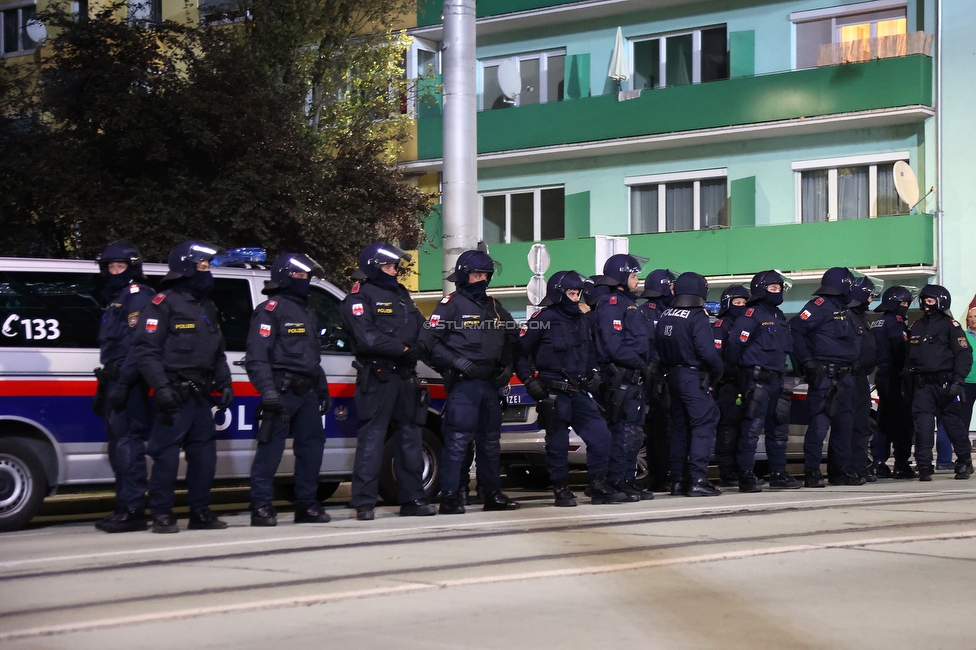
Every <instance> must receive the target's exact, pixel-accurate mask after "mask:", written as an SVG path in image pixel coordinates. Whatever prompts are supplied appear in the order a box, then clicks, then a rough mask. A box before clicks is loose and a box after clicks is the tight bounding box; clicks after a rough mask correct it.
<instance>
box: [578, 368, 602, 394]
mask: <svg viewBox="0 0 976 650" xmlns="http://www.w3.org/2000/svg"><path fill="white" fill-rule="evenodd" d="M602 383H603V377H601V376H600V371H599V370H597V369H596V368H593V369H592V370H590V372H589V374H587V375H586V379H584V380H583V385H584V386H585V387H586V391H587V392H588V393H593V394H594V395H595V394H596V393H597V392H599V390H600V384H602Z"/></svg>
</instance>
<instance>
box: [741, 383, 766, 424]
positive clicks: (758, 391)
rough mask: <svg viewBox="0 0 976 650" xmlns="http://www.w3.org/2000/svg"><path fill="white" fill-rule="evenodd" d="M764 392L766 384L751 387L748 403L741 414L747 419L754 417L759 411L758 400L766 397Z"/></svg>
mask: <svg viewBox="0 0 976 650" xmlns="http://www.w3.org/2000/svg"><path fill="white" fill-rule="evenodd" d="M766 393H767V388H766V384H756V387H755V388H753V389H752V395H750V397H749V404H748V405H747V406H746V411H745V413H744V414H743V415H744V417H745V418H746V419H747V420H753V419H755V417H756V414H757V413H758V412H759V402H761V401H762V400H763V399H765V398H766Z"/></svg>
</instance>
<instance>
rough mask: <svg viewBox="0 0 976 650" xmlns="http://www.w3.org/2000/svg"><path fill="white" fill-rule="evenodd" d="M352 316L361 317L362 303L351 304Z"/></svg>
mask: <svg viewBox="0 0 976 650" xmlns="http://www.w3.org/2000/svg"><path fill="white" fill-rule="evenodd" d="M352 315H353V316H362V315H363V303H361V302H357V303H353V306H352Z"/></svg>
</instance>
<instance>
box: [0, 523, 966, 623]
mask: <svg viewBox="0 0 976 650" xmlns="http://www.w3.org/2000/svg"><path fill="white" fill-rule="evenodd" d="M974 537H976V530H965V531H960V532H958V533H935V534H930V535H912V536H905V537H875V538H868V539H858V540H845V541H837V542H824V543H821V544H791V545H789V546H777V547H772V548H761V549H748V550H742V551H725V552H722V553H707V554H703V555H692V556H685V557H674V558H661V559H657V560H644V561H641V562H628V563H625V564H611V565H592V566H586V567H573V568H567V569H550V570H544V571H528V572H521V573H508V574H500V575H493V576H480V577H474V578H460V579H456V580H435V581H431V582H424V583H411V584H403V585H396V586H392V587H377V588H374V589H355V590H351V591H340V592H337V593H332V594H312V595H308V596H296V597H293V598H274V599H266V600H257V601H250V602H245V603H235V604H233V605H215V606H212V607H194V608H188V609H177V610H171V611H166V612H154V613H151V614H138V615H134V616H117V617H113V618H103V619H96V620H88V621H81V622H78V623H67V624H64V625H49V626H43V627H32V628H25V629H22V630H12V631H10V632H0V641H11V640H15V639H27V638H34V637H43V636H54V635H60V634H70V633H75V632H90V631H93V630H103V629H108V628H115V627H123V626H128V625H140V624H144V623H159V622H165V621H176V620H185V619H190V618H201V617H204V616H211V615H215V614H233V613H239V612H250V611H262V610H271V609H287V608H294V607H311V606H315V605H324V604H327V603H333V602H339V601H344V600H355V599H363V598H377V597H383V596H395V595H399V594H403V593H412V592H418V591H431V590H435V589H449V588H452V587H470V586H477V585H487V584H497V583H504V582H519V581H524V580H540V579H546V578H565V577H572V576H583V575H599V574H606V573H619V572H622V571H634V570H640V569H653V568H658V567H666V566H676V565H682V564H684V565H688V564H704V563H709V562H721V561H726V560H740V559H744V558H753V557H761V556H767V555H782V554H786V553H798V552H803V551H821V550H830V549H843V548H852V547H856V546H879V545H887V544H908V543H913V542H926V541H936V540H953V539H970V538H974Z"/></svg>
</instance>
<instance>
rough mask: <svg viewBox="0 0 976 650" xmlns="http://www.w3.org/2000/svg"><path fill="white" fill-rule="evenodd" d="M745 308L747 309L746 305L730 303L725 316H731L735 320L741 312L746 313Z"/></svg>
mask: <svg viewBox="0 0 976 650" xmlns="http://www.w3.org/2000/svg"><path fill="white" fill-rule="evenodd" d="M746 309H748V307H746V306H745V305H732V306H730V307H729V310H728V311H727V312H726V314H727V315H726V316H725V318H731V319H733V320H735V319H736V318H738V317H739V316H741V315H742V314H744V313H746Z"/></svg>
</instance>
